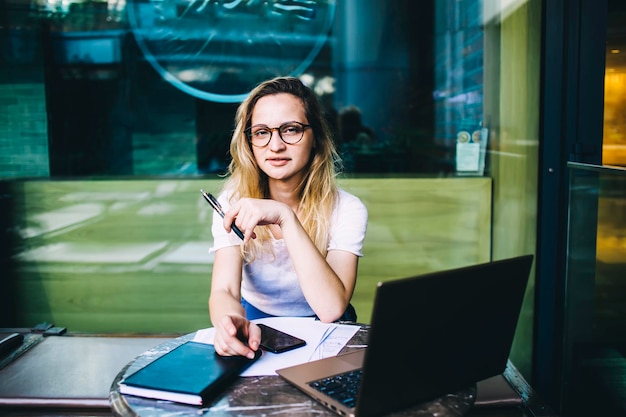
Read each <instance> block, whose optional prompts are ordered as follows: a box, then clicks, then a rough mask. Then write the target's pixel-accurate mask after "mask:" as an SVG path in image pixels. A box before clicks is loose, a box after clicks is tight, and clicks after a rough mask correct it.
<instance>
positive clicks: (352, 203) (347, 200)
mask: <svg viewBox="0 0 626 417" xmlns="http://www.w3.org/2000/svg"><path fill="white" fill-rule="evenodd" d="M337 196H338V199H337V200H338V203H337V206H338V208H339V209H342V208H347V207H351V208H353V209H363V210H367V209H366V207H365V204H363V202H362V201H361V199H360V198H359V197H357V196H356V195H354V194H351V193H349V192H348V191H346V190H344V189H341V188H339V189H338V192H337Z"/></svg>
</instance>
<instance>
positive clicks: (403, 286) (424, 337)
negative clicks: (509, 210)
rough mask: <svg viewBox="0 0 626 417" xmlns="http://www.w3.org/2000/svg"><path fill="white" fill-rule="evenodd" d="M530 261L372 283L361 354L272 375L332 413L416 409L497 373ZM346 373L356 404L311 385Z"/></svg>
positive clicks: (521, 259)
mask: <svg viewBox="0 0 626 417" xmlns="http://www.w3.org/2000/svg"><path fill="white" fill-rule="evenodd" d="M532 261H533V256H532V255H525V256H521V257H516V258H510V259H505V260H500V261H494V262H489V263H484V264H479V265H473V266H469V267H464V268H458V269H453V270H447V271H441V272H434V273H428V274H425V275H421V276H415V277H409V278H404V279H398V280H392V281H387V282H382V283H379V284H378V286H377V288H376V295H375V299H374V309H373V311H372V318H371V322H370V325H371V328H370V332H369V340H368V347H367V348H366V349H361V350H358V351H353V352H350V353H346V354H343V355H339V356H335V357H331V358H326V359H322V360H318V361H313V362H308V363H305V364H302V365H296V366H292V367H288V368H284V369H279V370H277V373H278V374H279V375H280V376H281V377H283V378H285V379H286V380H287V381H289V382H290V383H291V384H293V385H295V386H296V387H297V388H299V389H300V390H302V391H303V392H305V393H306V394H308V395H310V396H311V397H313V398H314V399H315V400H317V401H319V402H321V403H322V404H324V405H325V406H326V407H328V408H330V409H331V410H333V411H335V412H336V413H337V414H340V415H348V416H358V417H363V416H376V415H381V414H385V413H389V412H391V411H396V410H400V409H404V408H407V407H410V406H414V405H418V404H420V403H423V402H426V401H429V400H432V399H435V398H437V397H440V396H442V395H445V394H448V393H451V392H455V391H457V390H460V389H465V388H468V387H470V386H472V385H473V384H474V383H476V382H477V381H481V380H484V379H486V378H489V377H492V376H494V375H498V374H501V373H502V372H503V371H504V369H505V367H506V363H507V360H508V357H509V353H510V349H511V343H512V341H513V336H514V333H515V328H516V326H517V320H518V317H519V313H520V310H521V306H522V300H523V298H524V293H525V289H526V285H527V282H528V276H529V273H530V268H531V265H532ZM351 372H354V373H355V374H356V376H354V378H356V379H352V378H353V377H344V378H343V379H344V380H348V381H352V382H351V385H352V389H353V390H354V391H356V393H357V398H356V400H351V399H347V398H344V399H342V400H341V401H340V400H336V399H333V398H331V397H330V396H329V395H326V394H324V393H322V392H321V391H320V390H323V388H321V387H319V386H317V385H318V384H319V381H323V380H324V379H326V378H328V377H331V376H336V375H339V374H345V373H351ZM359 375H360V377H359ZM322 385H323V384H322ZM331 391H336V392H338V391H340V389H339V388H338V387H337V386H336V385H332V386H331V389H327V390H326V392H331Z"/></svg>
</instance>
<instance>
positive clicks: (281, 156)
mask: <svg viewBox="0 0 626 417" xmlns="http://www.w3.org/2000/svg"><path fill="white" fill-rule="evenodd" d="M230 153H231V156H232V160H231V162H230V165H229V178H228V180H227V181H226V183H225V186H224V190H223V192H222V193H221V194H220V196H219V198H218V200H219V201H220V204H221V205H222V207H223V208H224V211H225V216H224V218H223V219H222V218H220V217H219V216H217V215H214V217H213V226H212V232H213V238H214V246H213V248H212V249H211V250H212V251H214V253H215V260H214V264H213V275H212V283H211V295H210V297H209V312H210V315H211V321H212V322H213V325H214V326H215V328H216V334H215V342H214V343H215V349H216V351H217V352H218V353H219V354H221V355H243V356H248V357H253V356H254V351H256V350H257V349H258V347H259V343H260V339H261V332H260V329H259V328H258V326H256V325H255V324H253V323H251V322H250V321H249V320H252V319H254V318H259V317H268V316H317V317H318V318H319V319H320V320H322V321H324V322H332V321H335V320H338V319H340V318H342V315H343V314H344V313H345V312H346V310H347V311H348V313H349V312H351V311H352V312H353V311H354V310H353V309H351V306H350V299H351V297H352V293H353V291H354V286H355V283H356V274H357V265H358V259H359V257H360V256H362V252H361V251H362V247H363V240H364V238H365V229H366V224H367V210H366V208H365V206H364V205H363V203H362V202H361V201H360V200H359V199H358V198H356V197H355V196H353V195H351V194H348V193H347V192H345V191H343V190H340V189H338V188H337V185H336V181H335V178H336V172H335V163H336V161H337V159H338V157H337V152H336V150H335V147H334V144H333V141H332V137H331V134H330V130H329V128H328V126H327V124H326V121H325V119H324V116H323V113H322V109H321V106H320V104H319V102H318V100H317V97H316V96H315V94H314V93H313V91H311V90H310V89H309V88H308V87H306V86H305V85H304V84H302V82H301V81H300V80H298V79H297V78H276V79H273V80H269V81H266V82H264V83H262V84H260V85H259V86H258V87H256V88H255V89H254V90H253V91H252V92H251V93H250V95H249V96H248V98H247V99H246V100H245V101H244V102H243V103H242V104H241V105H240V106H239V109H238V110H237V116H236V127H235V131H234V133H233V137H232V140H231V144H230ZM233 223H234V224H235V225H236V226H237V227H238V228H239V229H240V230H241V231H242V232H243V233H244V239H243V242H242V241H241V239H239V238H238V237H237V236H236V235H235V234H234V233H232V230H231V225H232V224H233ZM347 318H351V319H356V315H353V317H347Z"/></svg>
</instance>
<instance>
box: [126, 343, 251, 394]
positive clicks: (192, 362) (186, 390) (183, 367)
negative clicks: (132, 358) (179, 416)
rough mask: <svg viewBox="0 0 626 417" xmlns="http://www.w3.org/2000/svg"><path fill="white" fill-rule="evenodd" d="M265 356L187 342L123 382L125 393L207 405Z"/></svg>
mask: <svg viewBox="0 0 626 417" xmlns="http://www.w3.org/2000/svg"><path fill="white" fill-rule="evenodd" d="M260 356H261V350H260V349H259V350H258V351H257V354H256V356H255V358H254V359H248V358H246V357H243V356H220V355H218V354H217V353H215V348H214V347H213V345H209V344H206V343H197V342H185V343H184V344H182V345H180V346H178V347H176V348H175V349H173V350H171V351H170V352H168V353H166V354H165V355H163V356H161V357H159V358H158V359H156V360H155V361H154V362H151V363H149V364H148V365H146V366H145V367H143V368H141V369H139V370H138V371H136V372H134V373H133V374H131V375H130V376H128V377H126V378H124V380H123V381H121V382H120V385H119V387H120V392H121V393H122V394H129V395H136V396H139V397H146V398H153V399H159V400H168V401H174V402H179V403H184V404H192V405H207V404H209V402H210V401H212V400H214V399H215V397H216V396H217V395H219V394H220V393H222V392H224V390H225V389H226V388H228V387H229V386H230V384H231V383H232V382H233V381H234V380H235V379H236V378H237V377H238V376H239V375H241V372H242V371H244V370H245V369H246V368H248V367H249V366H250V365H252V363H254V362H255V361H256V360H257V359H258V358H259V357H260Z"/></svg>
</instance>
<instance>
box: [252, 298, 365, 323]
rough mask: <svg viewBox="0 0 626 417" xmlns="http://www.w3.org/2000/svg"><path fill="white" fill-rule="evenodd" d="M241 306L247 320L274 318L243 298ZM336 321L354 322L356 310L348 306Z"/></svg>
mask: <svg viewBox="0 0 626 417" xmlns="http://www.w3.org/2000/svg"><path fill="white" fill-rule="evenodd" d="M241 305H242V306H243V308H244V310H245V311H246V317H247V318H248V320H255V319H262V318H265V317H275V316H273V315H271V314H268V313H266V312H264V311H261V310H259V309H258V308H256V307H255V306H253V305H252V304H250V303H249V302H247V301H246V300H245V299H243V298H242V299H241ZM316 318H317V317H316ZM338 321H352V322H356V310H355V309H354V307H353V306H352V304H349V305H348V308H347V309H346V311H345V313H343V316H341V317H340V318H339V320H338Z"/></svg>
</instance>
